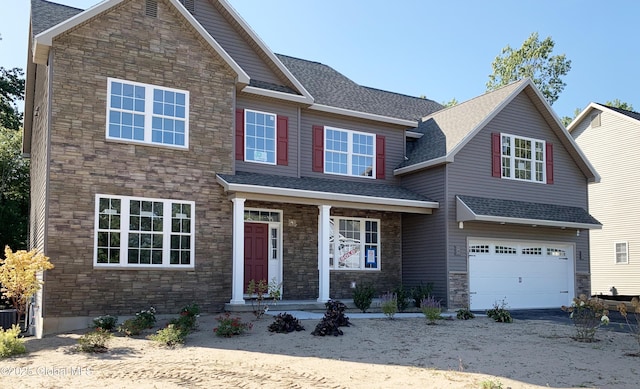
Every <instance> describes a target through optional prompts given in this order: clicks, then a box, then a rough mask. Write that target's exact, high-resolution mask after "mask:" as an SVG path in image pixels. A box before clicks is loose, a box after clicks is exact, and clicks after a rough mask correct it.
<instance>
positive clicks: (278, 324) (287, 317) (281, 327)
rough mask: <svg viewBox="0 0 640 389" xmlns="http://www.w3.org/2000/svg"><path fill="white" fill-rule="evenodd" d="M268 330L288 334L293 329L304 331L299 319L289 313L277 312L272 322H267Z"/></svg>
mask: <svg viewBox="0 0 640 389" xmlns="http://www.w3.org/2000/svg"><path fill="white" fill-rule="evenodd" d="M268 330H269V331H270V332H277V333H280V334H288V333H289V332H293V331H304V327H303V326H302V324H300V321H298V319H296V317H295V316H293V315H292V314H290V313H286V312H285V313H279V314H278V315H277V316H276V317H275V318H274V321H273V323H271V324H269V327H268Z"/></svg>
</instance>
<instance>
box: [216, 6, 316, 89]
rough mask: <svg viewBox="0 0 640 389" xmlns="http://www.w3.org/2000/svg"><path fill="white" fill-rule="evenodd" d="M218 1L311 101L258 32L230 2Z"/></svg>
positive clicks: (302, 87)
mask: <svg viewBox="0 0 640 389" xmlns="http://www.w3.org/2000/svg"><path fill="white" fill-rule="evenodd" d="M219 1H220V5H222V6H223V7H224V9H226V10H227V12H229V14H230V15H231V16H233V18H234V19H235V20H236V22H238V24H240V26H241V27H242V28H243V29H244V30H245V31H246V32H247V34H249V36H250V37H251V39H253V41H254V42H255V43H256V44H257V45H258V47H260V49H262V51H263V52H264V53H265V54H266V55H267V56H268V57H269V59H271V61H273V63H274V64H275V65H276V66H277V67H278V69H280V71H281V72H282V73H283V74H284V75H285V76H286V77H287V78H288V79H289V81H291V82H292V83H293V84H294V85H295V87H296V88H297V89H298V91H299V92H300V93H302V95H303V96H305V97H307V98H308V99H311V101H313V97H312V96H311V94H310V93H309V92H308V91H307V90H306V89H305V87H304V86H302V84H301V83H300V81H298V79H297V78H295V77H294V75H293V74H292V73H291V72H290V71H289V69H287V67H286V66H284V64H283V63H282V62H280V60H279V59H278V57H276V55H275V54H274V53H273V51H271V49H269V47H268V46H267V45H266V43H264V41H263V40H262V39H261V38H260V37H259V36H258V34H256V33H255V32H254V31H253V29H252V28H251V26H249V24H248V23H247V22H246V21H245V20H244V19H243V18H242V16H241V15H240V14H239V13H238V12H237V11H236V10H235V9H234V8H233V7H232V6H231V4H229V2H228V1H227V0H219Z"/></svg>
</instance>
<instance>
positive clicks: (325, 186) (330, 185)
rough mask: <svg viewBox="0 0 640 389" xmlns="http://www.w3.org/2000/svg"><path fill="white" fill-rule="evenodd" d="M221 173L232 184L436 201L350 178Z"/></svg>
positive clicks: (396, 187)
mask: <svg viewBox="0 0 640 389" xmlns="http://www.w3.org/2000/svg"><path fill="white" fill-rule="evenodd" d="M218 176H219V177H220V178H222V179H223V180H224V181H226V182H228V183H230V184H243V185H255V186H263V187H268V188H285V189H297V190H304V191H314V192H323V193H340V194H348V195H357V196H367V197H378V198H389V199H400V200H414V201H429V202H432V201H433V200H430V199H428V198H427V197H425V196H422V195H420V194H418V193H415V192H413V191H410V190H408V189H406V188H403V187H400V186H394V185H386V184H375V183H370V184H368V183H363V182H353V181H347V180H332V179H328V178H312V177H301V178H297V177H285V176H277V175H270V174H258V173H247V172H236V174H235V175H233V174H218Z"/></svg>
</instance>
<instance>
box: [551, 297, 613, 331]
mask: <svg viewBox="0 0 640 389" xmlns="http://www.w3.org/2000/svg"><path fill="white" fill-rule="evenodd" d="M562 310H563V311H565V312H569V317H570V318H571V320H572V321H573V324H574V325H575V327H576V337H575V338H574V339H575V340H577V341H579V342H593V341H594V340H595V335H596V331H597V330H598V328H600V326H602V325H607V324H609V317H608V316H607V315H608V314H609V311H608V310H607V307H606V305H605V304H604V301H602V300H601V299H599V298H597V297H595V298H588V297H587V296H586V295H584V294H581V295H580V296H579V297H577V298H574V299H573V302H572V303H571V306H569V307H566V306H564V305H563V306H562Z"/></svg>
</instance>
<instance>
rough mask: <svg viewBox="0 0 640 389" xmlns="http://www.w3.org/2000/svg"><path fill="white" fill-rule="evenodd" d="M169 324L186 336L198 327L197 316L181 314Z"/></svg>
mask: <svg viewBox="0 0 640 389" xmlns="http://www.w3.org/2000/svg"><path fill="white" fill-rule="evenodd" d="M169 325H172V326H174V327H175V328H176V329H177V330H179V331H181V332H182V333H184V335H185V336H186V335H187V334H189V333H190V332H191V331H193V329H194V328H195V327H196V316H189V315H183V314H180V316H179V317H177V318H175V319H171V320H169Z"/></svg>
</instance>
